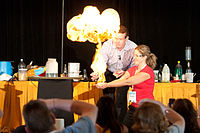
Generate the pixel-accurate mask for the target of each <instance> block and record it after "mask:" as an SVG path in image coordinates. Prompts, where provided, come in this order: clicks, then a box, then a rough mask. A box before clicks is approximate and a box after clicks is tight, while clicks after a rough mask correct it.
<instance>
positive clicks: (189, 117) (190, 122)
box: [172, 99, 200, 133]
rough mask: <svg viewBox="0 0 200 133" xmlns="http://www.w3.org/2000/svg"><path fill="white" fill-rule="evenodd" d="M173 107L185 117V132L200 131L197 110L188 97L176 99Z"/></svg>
mask: <svg viewBox="0 0 200 133" xmlns="http://www.w3.org/2000/svg"><path fill="white" fill-rule="evenodd" d="M172 108H173V109H174V110H175V111H176V112H177V113H179V114H180V115H181V116H183V118H184V119H185V133H190V132H191V133H199V132H200V128H199V126H198V122H197V112H196V111H195V109H194V107H193V104H192V102H191V101H190V100H188V99H177V100H175V102H174V104H173V106H172Z"/></svg>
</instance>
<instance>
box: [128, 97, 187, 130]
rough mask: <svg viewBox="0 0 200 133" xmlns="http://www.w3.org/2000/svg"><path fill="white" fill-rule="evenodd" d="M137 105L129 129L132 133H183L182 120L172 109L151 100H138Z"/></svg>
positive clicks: (183, 124) (183, 122)
mask: <svg viewBox="0 0 200 133" xmlns="http://www.w3.org/2000/svg"><path fill="white" fill-rule="evenodd" d="M139 105H140V106H139V107H138V108H137V109H136V111H135V113H134V118H135V123H134V124H133V125H132V127H131V128H132V130H133V131H134V133H184V128H185V121H184V118H183V117H182V116H181V115H179V114H178V113H176V112H175V111H174V110H173V109H171V108H169V107H167V106H165V105H163V104H162V103H160V102H158V101H155V100H151V99H143V100H140V102H139ZM168 121H169V122H171V123H172V125H170V126H169V127H168Z"/></svg>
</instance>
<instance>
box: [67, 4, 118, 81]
mask: <svg viewBox="0 0 200 133" xmlns="http://www.w3.org/2000/svg"><path fill="white" fill-rule="evenodd" d="M119 27H120V18H119V14H118V12H117V11H115V10H114V9H111V8H109V9H106V10H104V11H103V12H102V14H100V12H99V10H98V9H97V8H96V7H94V6H86V7H85V8H84V11H83V14H80V15H78V16H74V17H73V18H72V19H71V20H69V22H68V23H67V37H68V39H70V40H72V41H78V42H85V41H89V42H92V43H97V46H96V47H97V48H96V52H95V55H94V60H93V62H92V65H91V68H92V70H93V71H94V72H98V73H99V76H100V77H99V80H98V82H104V81H105V77H104V73H105V71H106V63H105V62H104V59H103V57H102V56H101V54H100V49H101V46H102V43H101V42H104V41H106V40H108V39H111V38H112V37H113V36H114V35H115V34H116V33H118V31H119Z"/></svg>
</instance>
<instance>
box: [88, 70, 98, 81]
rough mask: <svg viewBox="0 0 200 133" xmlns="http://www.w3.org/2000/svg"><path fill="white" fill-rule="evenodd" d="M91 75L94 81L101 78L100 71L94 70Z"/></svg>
mask: <svg viewBox="0 0 200 133" xmlns="http://www.w3.org/2000/svg"><path fill="white" fill-rule="evenodd" d="M90 76H92V77H91V79H92V81H95V80H97V79H98V78H99V73H98V72H92V73H91V74H90Z"/></svg>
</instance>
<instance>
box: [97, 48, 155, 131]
mask: <svg viewBox="0 0 200 133" xmlns="http://www.w3.org/2000/svg"><path fill="white" fill-rule="evenodd" d="M156 59H157V57H156V56H155V55H154V54H153V53H151V51H150V48H149V47H148V46H146V45H138V46H137V47H136V48H135V51H134V62H135V65H136V66H133V67H132V68H129V69H128V70H127V71H126V72H125V74H124V75H123V76H122V77H121V78H119V79H117V80H114V81H112V82H109V83H98V84H97V85H96V86H97V87H98V88H101V89H104V88H107V87H121V86H127V85H129V86H132V91H133V93H132V94H131V96H129V100H130V97H131V101H132V102H131V106H129V111H128V113H127V115H126V117H125V119H124V124H125V125H126V126H127V127H130V126H132V125H133V121H134V119H133V112H134V111H135V108H136V107H138V103H139V101H140V100H142V99H145V98H150V99H154V97H153V89H154V83H155V77H154V72H153V69H154V68H155V67H156Z"/></svg>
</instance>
